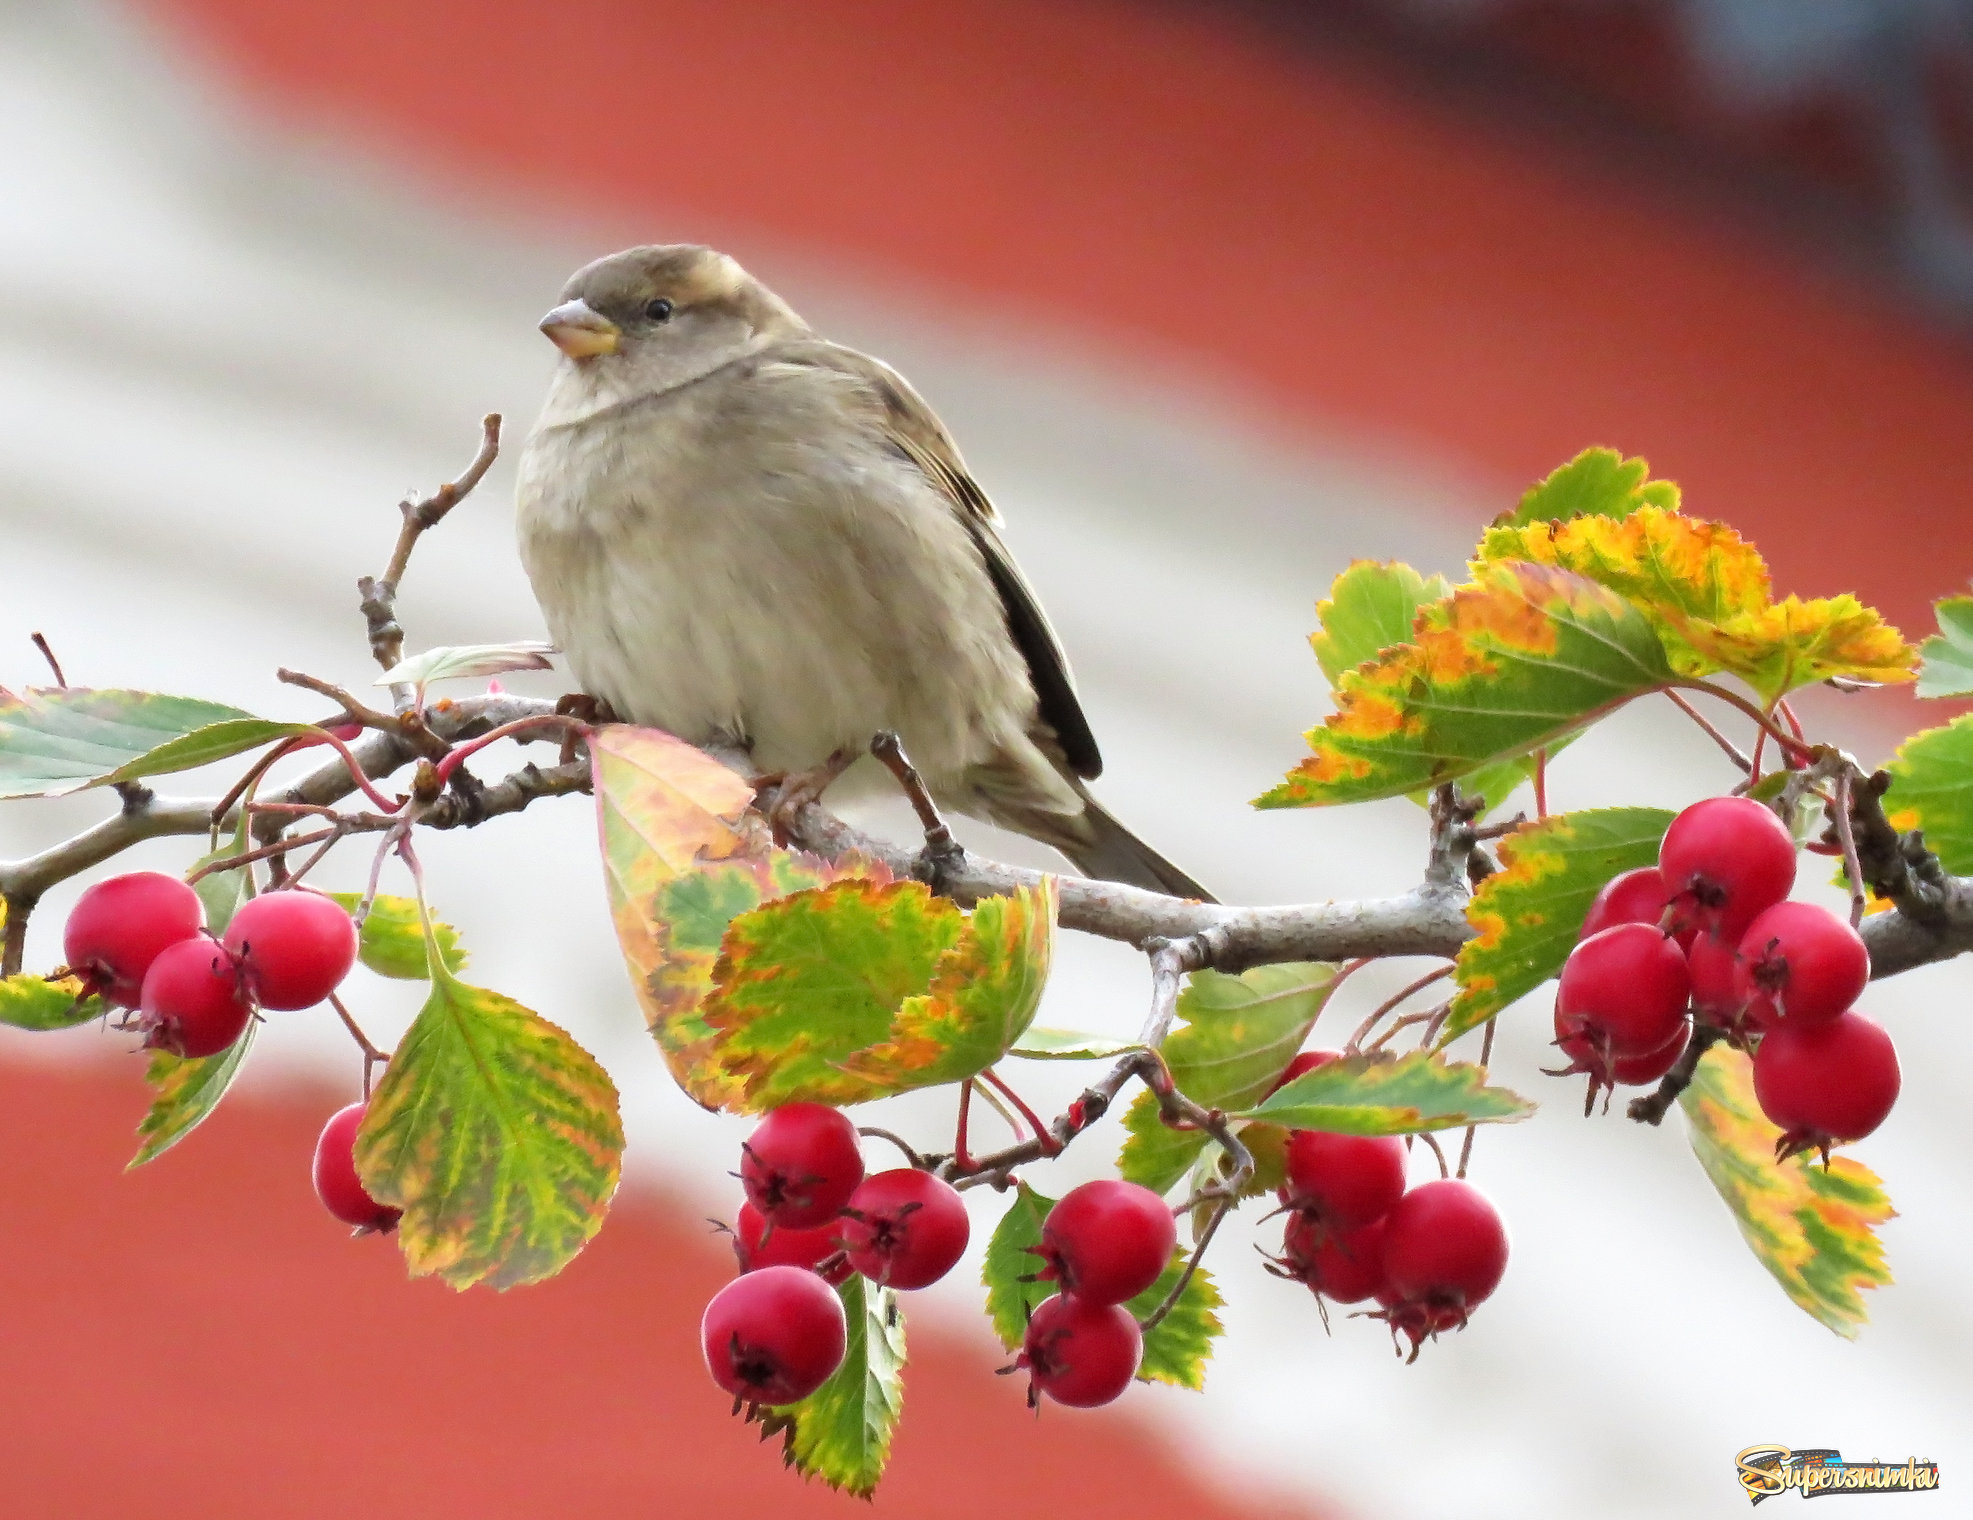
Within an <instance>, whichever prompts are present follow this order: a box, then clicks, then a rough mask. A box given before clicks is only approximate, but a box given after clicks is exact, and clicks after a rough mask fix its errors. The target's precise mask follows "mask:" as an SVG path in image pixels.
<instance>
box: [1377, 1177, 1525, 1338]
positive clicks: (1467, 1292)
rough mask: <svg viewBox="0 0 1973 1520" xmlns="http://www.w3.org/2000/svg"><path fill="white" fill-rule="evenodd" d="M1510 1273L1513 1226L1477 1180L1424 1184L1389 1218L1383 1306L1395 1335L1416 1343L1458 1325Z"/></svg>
mask: <svg viewBox="0 0 1973 1520" xmlns="http://www.w3.org/2000/svg"><path fill="white" fill-rule="evenodd" d="M1506 1271H1507V1226H1506V1225H1505V1224H1503V1223H1502V1222H1501V1218H1500V1214H1499V1211H1498V1210H1496V1209H1495V1208H1494V1206H1493V1204H1492V1203H1491V1202H1490V1201H1489V1200H1488V1198H1487V1196H1486V1194H1484V1193H1482V1192H1481V1191H1480V1190H1479V1189H1478V1188H1476V1187H1474V1186H1473V1184H1472V1183H1470V1182H1465V1181H1462V1180H1460V1179H1457V1178H1441V1179H1440V1180H1438V1181H1436V1182H1426V1183H1421V1184H1420V1185H1419V1186H1417V1187H1415V1188H1413V1189H1412V1190H1411V1191H1410V1192H1409V1193H1406V1194H1405V1195H1404V1197H1403V1198H1402V1199H1400V1200H1399V1201H1398V1206H1397V1207H1396V1208H1394V1209H1392V1210H1391V1212H1390V1215H1389V1216H1388V1217H1387V1218H1386V1219H1385V1221H1384V1280H1385V1286H1384V1292H1383V1293H1382V1294H1380V1295H1379V1298H1378V1302H1379V1303H1381V1304H1383V1305H1384V1312H1385V1318H1387V1319H1388V1320H1389V1321H1390V1323H1391V1328H1392V1330H1393V1331H1394V1332H1396V1331H1401V1332H1403V1333H1404V1335H1405V1336H1406V1337H1407V1338H1409V1339H1410V1341H1411V1354H1412V1356H1413V1357H1414V1358H1415V1357H1416V1356H1417V1355H1418V1346H1419V1343H1420V1342H1422V1341H1423V1340H1424V1339H1425V1337H1426V1336H1428V1335H1434V1334H1436V1333H1437V1332H1439V1331H1440V1330H1446V1329H1450V1328H1452V1327H1453V1326H1455V1325H1464V1324H1465V1322H1466V1317H1467V1316H1468V1315H1469V1314H1471V1313H1472V1312H1473V1310H1474V1309H1476V1308H1478V1307H1479V1305H1480V1304H1482V1303H1484V1302H1485V1301H1486V1300H1487V1298H1488V1297H1490V1296H1491V1295H1492V1293H1493V1290H1494V1289H1495V1288H1498V1287H1499V1286H1500V1279H1501V1278H1502V1277H1503V1276H1504V1275H1505V1274H1506Z"/></svg>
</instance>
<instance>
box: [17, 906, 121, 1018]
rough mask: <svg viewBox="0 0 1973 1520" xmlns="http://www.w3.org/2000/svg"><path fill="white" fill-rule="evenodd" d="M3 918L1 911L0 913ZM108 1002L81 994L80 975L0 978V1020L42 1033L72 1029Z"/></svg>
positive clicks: (99, 1013)
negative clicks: (51, 977)
mask: <svg viewBox="0 0 1973 1520" xmlns="http://www.w3.org/2000/svg"><path fill="white" fill-rule="evenodd" d="M0 922H4V915H0ZM107 1012H109V1006H108V1005H107V1004H106V1003H104V1001H103V1000H102V999H101V998H99V997H93V996H92V997H85V996H83V991H82V978H81V977H79V976H62V977H56V978H54V979H53V980H50V979H49V978H48V977H45V976H36V975H34V974H33V973H32V972H22V973H21V974H20V975H19V976H10V977H7V978H6V979H5V980H4V981H0V1024H7V1025H10V1026H12V1027H13V1028H15V1029H32V1030H34V1031H36V1032H37V1033H46V1032H47V1031H49V1030H51V1029H74V1028H76V1027H77V1026H79V1025H82V1024H87V1023H88V1022H89V1021H90V1020H91V1019H100V1018H101V1017H102V1016H103V1015H104V1014H105V1013H107Z"/></svg>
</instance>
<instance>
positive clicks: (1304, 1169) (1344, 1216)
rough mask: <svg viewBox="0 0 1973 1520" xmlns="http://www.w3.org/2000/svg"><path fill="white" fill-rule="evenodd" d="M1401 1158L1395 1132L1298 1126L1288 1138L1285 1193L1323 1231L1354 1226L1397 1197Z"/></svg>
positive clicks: (1374, 1216) (1401, 1178)
mask: <svg viewBox="0 0 1973 1520" xmlns="http://www.w3.org/2000/svg"><path fill="white" fill-rule="evenodd" d="M1404 1159H1405V1158H1404V1142H1403V1141H1402V1140H1400V1139H1399V1138H1398V1137H1397V1136H1396V1135H1332V1134H1330V1133H1329V1132H1328V1131H1327V1130H1320V1129H1298V1130H1296V1131H1294V1132H1293V1133H1292V1134H1290V1135H1289V1136H1288V1146H1287V1169H1288V1196H1289V1198H1290V1200H1291V1201H1292V1202H1293V1204H1294V1206H1295V1207H1296V1208H1297V1209H1299V1210H1301V1211H1302V1212H1303V1213H1305V1214H1309V1215H1312V1216H1313V1217H1314V1218H1315V1220H1316V1221H1317V1222H1318V1223H1320V1224H1321V1225H1322V1226H1323V1227H1324V1228H1325V1229H1330V1230H1354V1229H1359V1228H1361V1227H1362V1226H1364V1225H1366V1224H1369V1223H1370V1222H1371V1221H1372V1220H1376V1219H1382V1218H1383V1217H1384V1215H1385V1214H1387V1213H1389V1212H1390V1209H1391V1205H1393V1204H1394V1203H1396V1202H1397V1201H1398V1199H1399V1198H1400V1197H1402V1196H1403V1194H1404Z"/></svg>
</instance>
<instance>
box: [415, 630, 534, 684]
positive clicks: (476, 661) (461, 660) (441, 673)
mask: <svg viewBox="0 0 1973 1520" xmlns="http://www.w3.org/2000/svg"><path fill="white" fill-rule="evenodd" d="M554 652H555V646H554V645H553V644H544V643H542V642H541V641H540V640H539V639H519V640H516V641H515V642H513V643H511V644H448V645H442V646H441V647H439V648H437V649H427V650H426V651H425V652H424V653H423V654H414V655H412V656H411V658H410V659H408V660H400V661H398V663H397V664H395V665H393V666H392V667H391V668H390V669H389V670H387V671H385V672H384V673H383V674H382V675H380V676H378V677H377V681H376V684H377V685H379V686H415V687H417V688H418V689H419V691H421V692H422V691H423V690H424V689H425V687H426V686H428V685H429V684H430V683H431V682H433V681H459V680H469V679H474V678H484V677H486V676H498V675H505V674H506V673H507V672H508V671H510V670H551V669H553V668H554V662H553V661H552V660H550V659H549V658H548V656H549V655H551V654H553V653H554Z"/></svg>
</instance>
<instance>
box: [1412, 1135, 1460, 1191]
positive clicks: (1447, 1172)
mask: <svg viewBox="0 0 1973 1520" xmlns="http://www.w3.org/2000/svg"><path fill="white" fill-rule="evenodd" d="M1417 1138H1418V1139H1420V1140H1423V1141H1424V1142H1425V1144H1426V1146H1427V1147H1429V1148H1430V1150H1431V1152H1432V1154H1433V1155H1434V1156H1436V1157H1438V1159H1439V1179H1440V1180H1441V1181H1444V1180H1445V1179H1446V1178H1448V1177H1450V1176H1451V1175H1452V1168H1451V1167H1449V1166H1447V1165H1446V1159H1445V1152H1444V1151H1443V1150H1442V1149H1440V1147H1439V1141H1438V1137H1437V1136H1436V1135H1434V1134H1433V1133H1432V1132H1431V1131H1430V1130H1428V1129H1421V1130H1419V1131H1417Z"/></svg>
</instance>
